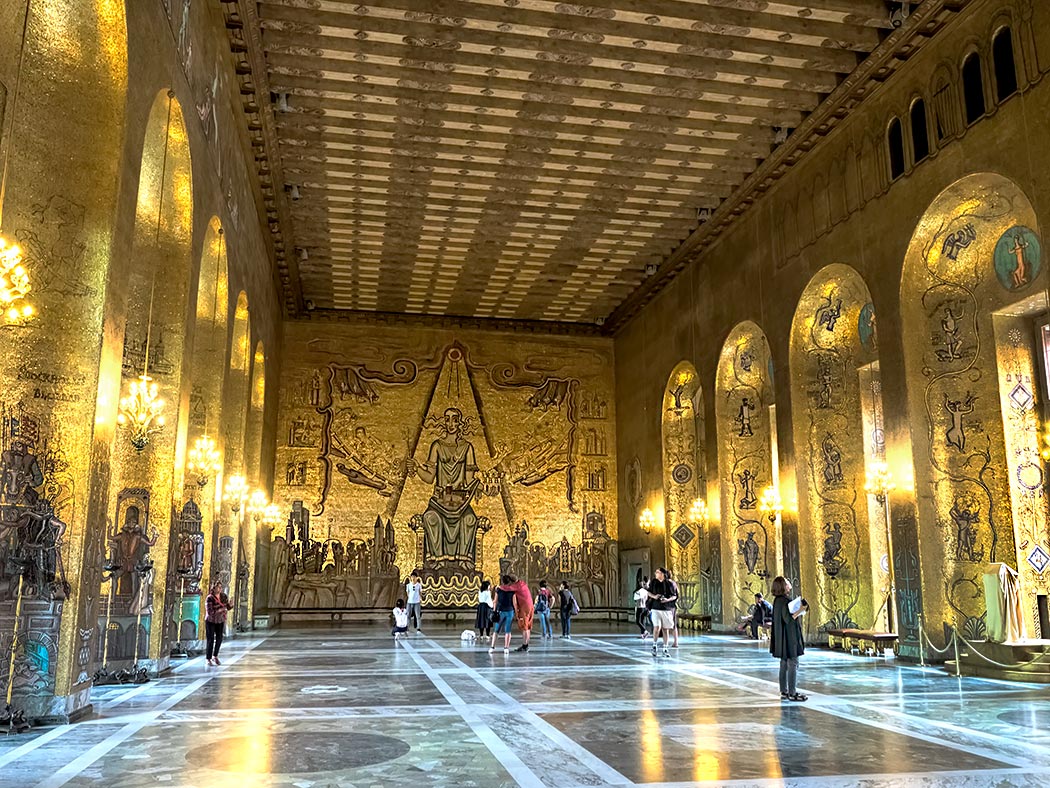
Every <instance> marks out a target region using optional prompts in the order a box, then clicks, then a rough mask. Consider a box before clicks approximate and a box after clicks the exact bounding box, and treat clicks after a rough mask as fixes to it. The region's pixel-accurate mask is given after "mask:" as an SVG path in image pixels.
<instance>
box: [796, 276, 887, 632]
mask: <svg viewBox="0 0 1050 788" xmlns="http://www.w3.org/2000/svg"><path fill="white" fill-rule="evenodd" d="M870 299H871V296H870V294H869V293H868V288H867V286H866V285H865V284H864V282H863V280H862V279H861V278H860V276H859V275H858V274H857V272H856V271H854V270H853V269H852V268H850V267H849V266H846V265H839V264H835V265H829V266H827V267H826V268H824V269H822V270H821V271H819V272H818V273H817V274H816V275H815V276H814V277H813V279H812V280H810V282H809V284H808V285H807V287H806V289H805V291H804V292H803V293H802V297H801V298H800V299H799V304H798V307H797V309H796V312H795V318H794V322H793V324H792V330H791V388H792V391H791V398H792V404H793V407H792V414H793V419H794V433H795V453H796V458H797V462H796V473H797V483H798V494H799V547H800V552H801V563H802V565H801V581H802V582H801V586H802V587H801V590H800V593H802V594H803V595H805V596H806V598H807V599H808V600H809V603H810V606H811V608H812V615H813V616H815V617H816V623H817V624H819V627H820V630H821V631H823V630H826V629H829V628H830V629H841V628H845V627H858V626H859V627H864V628H867V627H871V626H872V625H873V622H874V621H875V620H876V614H877V613H879V614H880V616H881V612H882V610H883V603H884V601H886V600H887V597H888V593H889V572H888V571H883V569H882V558H883V556H885V555H887V543H886V526H885V522H886V520H885V514H884V513H883V512H882V510H881V509H878V508H876V510H875V511H873V512H871V514H869V502H868V496H867V494H866V493H865V491H864V480H865V462H866V460H867V459H869V457H868V456H867V455H868V454H869V453H871V454H872V455H874V456H873V457H872V458H871V459H876V458H879V457H880V455H881V452H880V451H879V449H880V447H881V443H882V441H881V438H880V436H879V433H881V414H880V412H879V411H881V405H877V399H878V397H877V394H878V392H877V391H870V390H869V391H866V392H865V391H863V389H862V387H864V386H868V387H869V388H870V387H871V386H872V385H873V384H876V383H877V376H876V375H877V373H875V374H872V372H871V369H872V367H869V366H868V365H870V364H872V362H873V361H874V360H875V359H874V348H875V331H874V325H875V319H874V309H873V308H872V306H871V301H870ZM876 406H877V408H876ZM876 431H878V432H876ZM861 434H863V435H864V436H865V440H863V441H857V436H858V435H861ZM887 570H888V562H887ZM883 626H885V623H883Z"/></svg>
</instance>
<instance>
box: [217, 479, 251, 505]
mask: <svg viewBox="0 0 1050 788" xmlns="http://www.w3.org/2000/svg"><path fill="white" fill-rule="evenodd" d="M222 500H223V501H225V502H226V503H227V504H229V507H230V511H232V512H233V513H234V514H240V512H241V507H242V506H243V505H244V503H245V501H247V500H248V482H246V481H245V480H244V477H243V476H231V477H230V478H229V479H228V480H227V481H226V488H225V489H224V490H223V491H222Z"/></svg>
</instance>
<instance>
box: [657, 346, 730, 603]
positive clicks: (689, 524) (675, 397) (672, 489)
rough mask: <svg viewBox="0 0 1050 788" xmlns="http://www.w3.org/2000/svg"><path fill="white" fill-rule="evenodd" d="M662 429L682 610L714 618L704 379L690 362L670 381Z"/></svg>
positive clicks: (671, 564)
mask: <svg viewBox="0 0 1050 788" xmlns="http://www.w3.org/2000/svg"><path fill="white" fill-rule="evenodd" d="M661 425H662V427H661V436H662V439H663V476H664V517H665V518H666V530H665V533H666V537H665V542H666V550H667V567H668V569H670V570H671V573H672V576H673V577H674V579H675V582H677V584H678V607H679V609H680V610H681V611H683V612H686V613H703V614H710V613H711V607H712V600H711V596H712V590H713V589H712V583H711V581H712V578H711V566H710V561H708V562H707V563H706V565H705V561H704V557H705V556H704V550H703V548H704V545H705V544H707V541H709V540H710V533H709V529H708V525H707V478H706V477H707V474H706V468H705V465H704V459H705V455H704V398H703V389H702V388H701V386H700V377H699V375H697V373H696V368H695V367H693V365H692V364H691V363H689V362H688V361H683V362H681V363H680V364H678V366H676V367H675V368H674V370H673V371H672V372H671V376H670V378H669V379H668V381H667V388H666V389H665V390H664V396H663V415H662V419H661ZM707 552H710V551H707ZM720 603H721V600H719V606H720Z"/></svg>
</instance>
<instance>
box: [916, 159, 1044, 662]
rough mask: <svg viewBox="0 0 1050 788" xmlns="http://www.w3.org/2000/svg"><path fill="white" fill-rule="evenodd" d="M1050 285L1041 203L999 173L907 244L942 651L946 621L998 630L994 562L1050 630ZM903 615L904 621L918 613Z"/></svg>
mask: <svg viewBox="0 0 1050 788" xmlns="http://www.w3.org/2000/svg"><path fill="white" fill-rule="evenodd" d="M1047 282H1048V279H1047V272H1046V265H1045V262H1044V261H1043V259H1042V249H1041V242H1040V239H1039V234H1038V227H1037V225H1036V217H1035V213H1034V211H1033V209H1032V205H1031V203H1030V202H1029V200H1028V198H1027V197H1026V196H1025V194H1024V193H1023V192H1022V191H1021V189H1020V188H1019V187H1018V186H1017V185H1016V184H1015V183H1013V182H1012V181H1010V180H1008V179H1007V178H1004V177H1002V176H1001V175H997V174H993V173H978V174H974V175H969V176H967V177H965V178H963V179H961V180H959V181H956V182H955V183H954V184H952V185H951V186H949V187H948V188H947V189H945V190H944V191H943V192H941V194H940V195H938V197H937V198H936V199H935V200H934V201H933V203H932V204H931V205H930V207H929V208H928V209H927V211H926V213H925V215H924V216H923V217H922V219H921V220H920V221H919V224H918V227H917V229H916V230H915V233H914V235H913V236H912V240H911V243H910V245H909V247H908V252H907V258H906V259H905V261H904V271H903V275H902V277H901V296H900V300H901V313H902V323H903V329H904V331H903V335H904V337H905V346H904V351H905V364H906V370H907V375H908V380H909V381H910V382H911V386H910V388H909V391H908V407H909V421H910V423H911V425H912V452H913V460H914V473H915V495H916V503H917V516H918V534H919V541H918V547H919V560H920V561H921V567H922V572H921V578H922V585H921V591H922V615H923V621H924V623H925V624H926V625H927V629H928V632H929V634H930V636H931V637H932V638H933V640H934V641H935V642H938V641H941V642H943V640H944V634H943V627H942V624H946V625H955V626H957V627H959V629H960V631H961V632H962V634H963V635H964V636H966V637H969V638H983V637H985V636H994V635H995V634H996V633H995V632H990V631H989V623H990V617H989V614H988V612H987V611H986V609H985V597H984V589H983V587H982V581H981V575H982V573H983V572H984V570H985V567H986V566H987V565H988V564H989V563H994V562H1005V563H1006V564H1009V565H1010V566H1012V567H1014V568H1016V569H1017V570H1018V572H1019V574H1020V577H1019V584H1020V596H1021V602H1022V606H1023V616H1022V618H1023V621H1024V623H1025V625H1026V629H1027V634H1028V635H1029V636H1032V637H1038V636H1040V634H1041V635H1042V636H1043V637H1046V636H1048V635H1050V631H1048V629H1050V627H1048V626H1047V620H1046V619H1047V614H1046V598H1047V594H1048V593H1050V572H1047V571H1046V570H1047V568H1048V567H1047V564H1048V563H1050V538H1048V536H1050V535H1048V532H1047V500H1046V486H1045V481H1044V480H1045V472H1046V466H1045V463H1044V462H1043V460H1042V458H1041V456H1040V451H1039V450H1040V448H1041V447H1040V445H1039V435H1040V432H1041V430H1040V423H1041V422H1042V420H1043V419H1045V418H1046V382H1045V381H1046V369H1045V361H1044V359H1045V358H1046V352H1047V348H1048V347H1050V345H1048V344H1047V340H1046V338H1047V336H1048V334H1050V328H1048V327H1047V324H1048V322H1050V321H1048V318H1047V290H1046V288H1047ZM901 612H902V616H901V619H902V624H904V623H906V622H905V618H906V617H907V616H911V617H912V618H914V617H915V615H916V614H917V612H918V611H911V610H908V609H907V608H906V607H904V606H903V605H902V611H901ZM995 618H997V616H996V617H995ZM991 623H992V624H993V625H994V619H992V621H991ZM1014 634H1015V635H1016V633H1014Z"/></svg>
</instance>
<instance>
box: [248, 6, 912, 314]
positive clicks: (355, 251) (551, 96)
mask: <svg viewBox="0 0 1050 788" xmlns="http://www.w3.org/2000/svg"><path fill="white" fill-rule="evenodd" d="M891 5H894V4H892V3H890V4H888V3H886V2H883V0H768V2H767V1H766V0H592V2H589V3H586V4H576V3H562V2H555V1H554V0H367V1H366V2H355V1H354V0H262V2H259V3H257V4H256V8H257V10H256V11H254V12H253V13H254V14H255V15H256V18H255V19H252V20H251V23H252V25H253V26H257V27H258V29H259V30H261V37H260V38H259V39H258V40H259V42H260V46H261V50H262V55H263V57H264V61H265V69H266V79H267V81H268V83H269V89H270V92H271V94H272V95H273V99H274V115H273V118H274V126H273V128H274V130H275V132H276V147H277V149H278V151H279V159H280V161H279V167H280V171H281V177H282V178H283V186H284V188H285V190H286V192H287V191H289V190H291V189H292V187H293V185H294V187H296V189H297V193H298V198H299V199H291V200H289V201H288V203H287V204H288V206H289V211H288V215H289V218H290V222H291V232H290V235H291V236H292V237H294V244H295V246H296V247H297V248H299V249H303V250H305V256H304V254H303V253H302V252H297V257H298V284H296V282H295V281H294V280H293V281H292V282H291V286H292V287H295V286H298V287H301V293H299V294H296V295H297V296H299V298H297V300H300V299H301V300H300V303H303V302H306V301H309V302H312V304H313V305H314V306H316V307H317V308H321V309H323V308H332V309H341V310H365V311H377V312H397V313H404V312H407V313H418V314H428V315H455V316H467V317H473V318H498V319H518V320H543V321H563V322H580V323H592V324H593V323H594V322H595V321H596V320H598V319H599V318H604V317H605V316H607V315H609V314H610V313H611V312H612V311H613V310H614V309H615V308H616V307H617V306H618V305H620V304H621V303H622V302H623V301H624V299H625V298H627V297H628V296H629V295H630V294H631V293H632V292H633V291H634V290H636V289H637V288H638V287H639V285H640V284H641V283H642V282H643V281H644V280H645V278H646V276H647V274H646V269H647V266H649V265H658V264H660V263H661V261H663V260H665V259H666V258H667V257H668V255H670V254H671V253H672V252H673V251H674V249H675V247H676V246H677V245H678V244H679V243H680V242H681V241H682V240H683V239H684V238H686V237H687V236H688V235H689V234H690V233H691V232H692V231H694V230H695V229H696V228H697V226H698V222H700V221H702V216H703V215H704V214H703V212H704V211H707V210H713V209H715V208H716V207H717V206H718V205H719V204H720V202H721V201H722V200H724V199H725V198H727V197H728V196H729V195H730V194H731V193H732V192H733V190H734V189H736V188H737V187H738V186H740V184H741V183H742V182H743V181H744V179H745V178H746V177H747V176H748V175H749V174H750V173H751V172H753V171H754V170H755V168H756V167H757V166H758V164H759V163H760V162H761V160H763V159H764V158H766V157H767V156H768V155H769V154H770V151H771V150H772V148H773V147H774V146H775V145H776V144H777V142H778V141H780V140H782V139H783V137H784V135H786V134H788V133H789V132H790V130H792V129H794V128H796V127H797V126H798V125H799V124H800V123H801V122H802V120H803V118H804V117H805V116H806V115H807V114H808V113H810V112H811V111H812V110H813V109H815V108H816V107H817V105H818V104H819V103H820V102H821V101H822V99H823V98H824V97H825V96H826V95H827V94H829V93H830V92H831V91H832V90H834V88H835V87H836V86H837V85H838V84H839V83H840V82H841V81H842V80H843V79H844V78H845V77H846V76H847V75H848V74H849V73H850V72H852V71H853V70H854V69H855V68H856V67H857V66H858V64H859V63H860V62H861V60H863V58H864V57H865V56H866V55H867V54H868V53H869V52H871V51H872V50H873V49H875V47H876V46H877V45H878V43H879V42H880V40H882V38H884V37H885V35H886V32H887V31H888V29H889V28H890V18H889V6H891ZM281 94H286V97H287V106H286V107H285V102H284V101H283V100H282V97H281ZM292 196H293V197H294V196H295V195H294V194H293V195H292Z"/></svg>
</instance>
